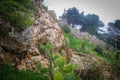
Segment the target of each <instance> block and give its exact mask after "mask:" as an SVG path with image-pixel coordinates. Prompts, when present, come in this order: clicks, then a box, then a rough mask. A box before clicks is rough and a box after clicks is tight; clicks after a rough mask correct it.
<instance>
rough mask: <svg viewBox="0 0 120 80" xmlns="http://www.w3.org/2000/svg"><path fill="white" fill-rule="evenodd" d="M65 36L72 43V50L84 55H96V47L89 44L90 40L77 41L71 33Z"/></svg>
mask: <svg viewBox="0 0 120 80" xmlns="http://www.w3.org/2000/svg"><path fill="white" fill-rule="evenodd" d="M65 36H66V37H68V39H69V41H70V48H72V49H73V50H74V51H77V52H82V53H86V54H89V53H91V54H92V53H94V45H93V44H91V43H89V41H88V40H86V39H83V40H79V39H76V38H74V37H73V36H72V34H71V33H69V34H65Z"/></svg>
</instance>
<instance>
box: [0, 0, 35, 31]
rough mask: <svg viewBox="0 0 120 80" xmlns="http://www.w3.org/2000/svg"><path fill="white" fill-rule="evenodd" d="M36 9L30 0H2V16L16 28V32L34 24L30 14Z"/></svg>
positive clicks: (0, 6)
mask: <svg viewBox="0 0 120 80" xmlns="http://www.w3.org/2000/svg"><path fill="white" fill-rule="evenodd" d="M34 11H35V10H34V7H33V6H32V2H31V1H30V0H23V1H21V0H1V1H0V16H2V19H3V20H4V21H6V22H9V23H10V25H11V26H12V27H13V28H14V32H18V31H22V30H24V29H25V28H27V27H29V26H30V25H33V21H32V19H30V16H31V14H32V13H33V12H34ZM6 29H7V28H6ZM3 31H4V30H3ZM7 31H8V30H7Z"/></svg>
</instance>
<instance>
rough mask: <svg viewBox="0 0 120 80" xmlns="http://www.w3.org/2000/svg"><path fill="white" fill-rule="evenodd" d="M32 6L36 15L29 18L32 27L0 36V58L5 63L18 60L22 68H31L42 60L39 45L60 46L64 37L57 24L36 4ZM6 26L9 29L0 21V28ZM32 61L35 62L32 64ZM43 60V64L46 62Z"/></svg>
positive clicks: (5, 23)
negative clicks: (47, 43)
mask: <svg viewBox="0 0 120 80" xmlns="http://www.w3.org/2000/svg"><path fill="white" fill-rule="evenodd" d="M33 4H34V5H35V6H36V9H37V15H34V16H31V19H33V20H34V25H31V26H30V27H28V28H27V29H25V30H24V31H22V32H17V33H12V32H9V33H8V34H7V35H6V36H0V51H1V52H0V54H1V55H2V56H0V57H1V60H3V61H4V62H5V63H8V62H19V59H22V61H21V64H22V66H23V65H24V66H23V67H24V68H26V67H32V66H30V65H33V64H35V63H37V62H39V61H41V59H43V58H42V57H41V56H42V53H41V52H40V51H39V50H38V46H39V45H40V44H45V43H46V42H48V41H49V42H51V43H52V44H53V45H54V46H55V47H56V48H60V47H61V46H62V40H63V39H64V36H63V34H62V32H61V29H60V27H59V26H58V24H57V22H56V21H55V20H54V19H53V18H52V16H51V15H50V14H49V13H48V12H47V11H46V10H44V9H42V8H41V6H40V5H39V4H37V2H35V1H33ZM6 26H9V27H10V26H11V25H10V24H9V23H7V22H5V21H3V20H2V19H0V28H2V27H6ZM23 58H24V59H23ZM28 58H29V59H28ZM32 59H34V60H35V61H34V62H32V61H31V60H32ZM43 60H44V64H45V63H46V60H45V59H43ZM1 63H3V62H1ZM42 63H43V62H42ZM34 66H35V65H33V67H34Z"/></svg>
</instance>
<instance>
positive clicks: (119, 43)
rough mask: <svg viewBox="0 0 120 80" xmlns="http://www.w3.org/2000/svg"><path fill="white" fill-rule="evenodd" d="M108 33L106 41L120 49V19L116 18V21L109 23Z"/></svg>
mask: <svg viewBox="0 0 120 80" xmlns="http://www.w3.org/2000/svg"><path fill="white" fill-rule="evenodd" d="M108 25H109V28H108V32H109V33H108V34H107V36H108V37H107V40H106V42H107V43H109V44H111V45H112V46H114V47H115V48H118V49H120V35H119V34H120V20H115V22H110V23H108Z"/></svg>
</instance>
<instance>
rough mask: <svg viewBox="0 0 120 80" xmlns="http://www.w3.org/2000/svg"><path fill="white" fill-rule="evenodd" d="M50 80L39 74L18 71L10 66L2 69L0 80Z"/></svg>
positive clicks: (0, 69)
mask: <svg viewBox="0 0 120 80" xmlns="http://www.w3.org/2000/svg"><path fill="white" fill-rule="evenodd" d="M16 79H17V80H48V79H47V78H46V77H44V76H43V75H40V74H39V73H33V72H32V71H29V70H26V71H24V70H21V71H20V70H18V69H17V68H15V67H13V66H12V65H10V64H7V65H4V66H2V67H0V80H16Z"/></svg>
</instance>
